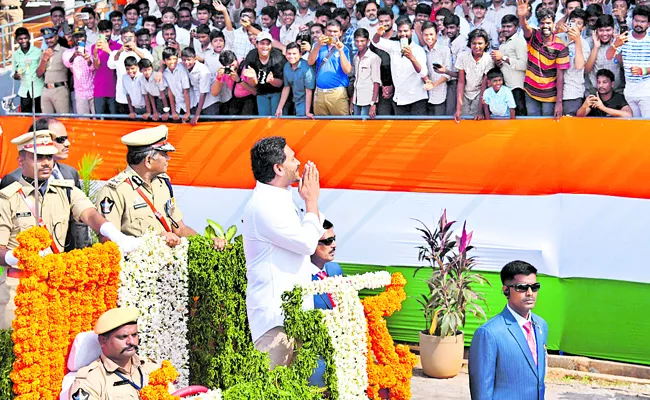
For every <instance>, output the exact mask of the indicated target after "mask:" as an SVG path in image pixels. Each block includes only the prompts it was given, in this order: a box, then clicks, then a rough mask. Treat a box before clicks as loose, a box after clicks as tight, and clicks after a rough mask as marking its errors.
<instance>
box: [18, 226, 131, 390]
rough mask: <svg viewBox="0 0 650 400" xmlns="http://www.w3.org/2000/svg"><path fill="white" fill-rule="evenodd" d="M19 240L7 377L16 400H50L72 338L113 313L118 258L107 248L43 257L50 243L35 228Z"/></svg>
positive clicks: (58, 387)
mask: <svg viewBox="0 0 650 400" xmlns="http://www.w3.org/2000/svg"><path fill="white" fill-rule="evenodd" d="M17 240H18V243H19V246H18V247H17V248H16V249H15V252H14V253H15V254H16V257H17V258H18V259H19V260H20V263H19V267H20V268H22V271H23V272H22V276H21V279H20V284H19V285H18V288H17V290H16V298H15V300H14V301H15V304H16V316H15V318H14V321H13V323H12V325H13V328H14V333H13V336H12V339H13V342H14V353H15V355H16V361H15V362H14V365H13V371H12V372H11V373H10V377H11V380H12V381H13V382H14V392H15V393H16V394H17V398H18V399H33V398H35V399H54V398H57V397H58V396H59V393H60V391H61V382H62V380H63V376H64V374H65V372H66V367H65V361H66V357H67V353H68V348H69V346H70V344H71V343H72V341H73V340H74V337H75V336H76V335H77V333H79V332H83V331H87V330H90V329H92V326H93V325H94V323H95V321H96V320H97V318H98V317H99V315H100V314H101V313H102V312H104V311H105V310H107V309H109V308H112V307H115V299H116V298H117V277H118V276H119V271H120V259H121V255H120V251H119V249H118V248H117V246H116V245H115V244H114V243H110V242H109V243H106V244H95V245H94V246H93V247H90V248H85V249H83V250H74V251H72V252H70V253H62V254H50V255H47V256H45V257H41V256H40V255H39V252H40V251H41V250H43V249H45V248H48V247H49V246H50V243H51V237H50V235H49V234H48V232H47V231H46V230H45V229H43V228H38V227H35V228H31V229H29V230H27V231H25V232H22V233H21V234H19V235H18V237H17ZM98 293H99V295H97V294H98ZM94 297H95V298H94Z"/></svg>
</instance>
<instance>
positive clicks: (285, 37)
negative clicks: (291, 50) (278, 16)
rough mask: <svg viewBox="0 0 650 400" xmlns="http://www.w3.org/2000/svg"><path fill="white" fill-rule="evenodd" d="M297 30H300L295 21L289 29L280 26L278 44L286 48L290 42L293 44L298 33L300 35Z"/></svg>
mask: <svg viewBox="0 0 650 400" xmlns="http://www.w3.org/2000/svg"><path fill="white" fill-rule="evenodd" d="M298 28H300V25H298V24H296V22H295V21H294V23H293V24H291V26H290V27H289V28H287V26H286V25H282V27H281V28H280V43H282V44H283V45H285V46H286V45H288V44H289V43H291V42H295V41H296V37H297V36H298V33H300V30H299V29H298Z"/></svg>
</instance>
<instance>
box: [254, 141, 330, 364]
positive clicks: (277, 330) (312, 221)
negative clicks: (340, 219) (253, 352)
mask: <svg viewBox="0 0 650 400" xmlns="http://www.w3.org/2000/svg"><path fill="white" fill-rule="evenodd" d="M250 154H251V165H252V170H253V175H254V177H255V180H256V181H257V184H256V186H255V189H254V190H253V195H252V196H251V198H250V200H248V203H247V204H246V207H245V209H244V215H243V217H242V224H243V228H242V229H243V231H242V234H243V237H244V254H245V256H246V270H247V272H246V279H247V281H248V285H247V287H246V310H247V314H248V323H249V325H250V329H251V336H252V339H253V342H254V344H255V348H256V349H257V350H259V351H262V352H267V353H269V357H270V359H271V368H274V367H275V366H276V365H289V364H291V361H292V360H293V350H294V341H293V339H291V338H289V337H288V336H287V334H286V332H285V330H284V327H283V325H284V317H283V315H282V293H284V292H285V291H287V290H292V289H293V288H294V286H295V285H304V284H307V283H308V282H310V281H311V271H312V265H311V262H310V258H309V257H310V256H311V255H312V254H314V252H315V251H316V248H317V246H318V241H319V240H320V238H321V237H322V236H323V233H324V232H325V229H323V224H324V221H325V217H324V216H322V215H321V214H320V213H319V211H318V197H319V194H320V184H319V173H318V169H317V168H316V165H315V164H314V163H312V162H311V161H307V163H306V164H305V167H304V171H303V175H302V177H300V172H299V168H300V161H298V159H296V157H295V152H294V151H293V150H292V149H291V147H289V146H288V145H287V142H286V140H285V139H284V138H282V137H278V136H275V137H269V138H264V139H261V140H259V141H258V142H257V143H255V145H254V146H253V148H252V149H251V152H250ZM294 183H298V193H299V194H300V197H301V198H302V200H303V201H304V202H305V203H304V204H305V206H304V208H305V210H306V213H304V215H299V212H298V208H297V207H296V206H295V204H294V202H293V199H292V194H291V185H293V184H294ZM313 306H314V300H313V297H311V296H307V297H305V299H304V307H305V309H311V308H313Z"/></svg>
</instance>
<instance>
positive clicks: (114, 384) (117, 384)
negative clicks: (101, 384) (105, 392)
mask: <svg viewBox="0 0 650 400" xmlns="http://www.w3.org/2000/svg"><path fill="white" fill-rule="evenodd" d="M128 384H129V381H119V382H115V383H113V386H124V385H128Z"/></svg>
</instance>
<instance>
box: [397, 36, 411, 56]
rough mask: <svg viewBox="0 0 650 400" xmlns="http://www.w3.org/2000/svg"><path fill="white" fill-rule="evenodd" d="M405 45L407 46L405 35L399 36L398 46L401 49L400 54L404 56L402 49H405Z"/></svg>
mask: <svg viewBox="0 0 650 400" xmlns="http://www.w3.org/2000/svg"><path fill="white" fill-rule="evenodd" d="M407 47H409V40H408V38H405V37H403V38H400V39H399V48H400V50H402V56H404V49H406V48H407Z"/></svg>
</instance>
